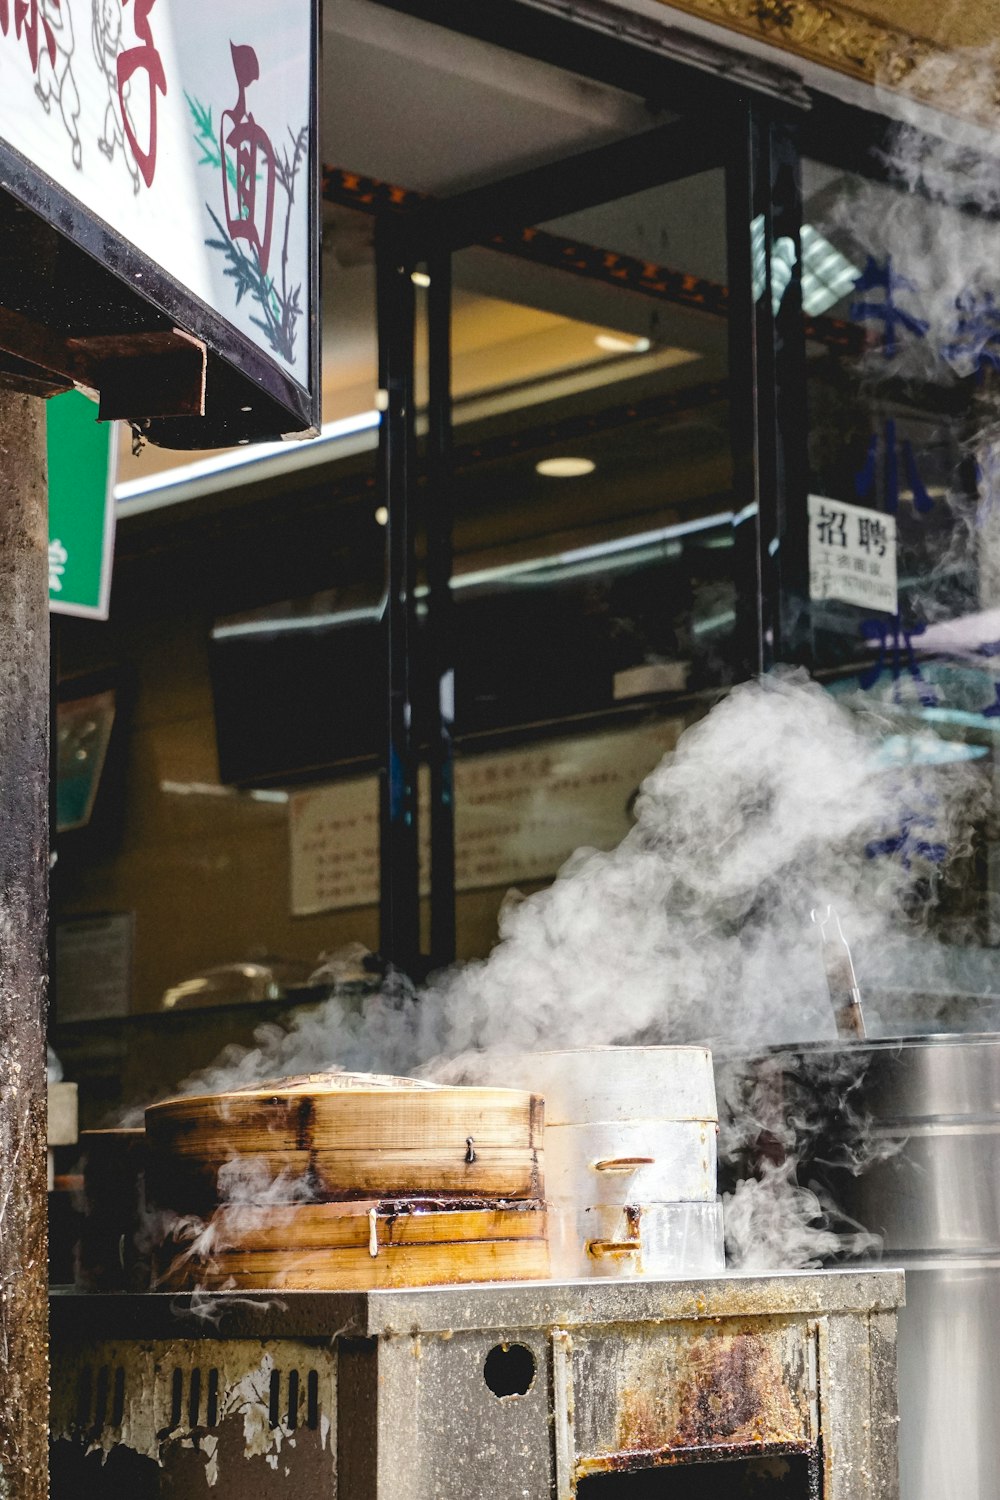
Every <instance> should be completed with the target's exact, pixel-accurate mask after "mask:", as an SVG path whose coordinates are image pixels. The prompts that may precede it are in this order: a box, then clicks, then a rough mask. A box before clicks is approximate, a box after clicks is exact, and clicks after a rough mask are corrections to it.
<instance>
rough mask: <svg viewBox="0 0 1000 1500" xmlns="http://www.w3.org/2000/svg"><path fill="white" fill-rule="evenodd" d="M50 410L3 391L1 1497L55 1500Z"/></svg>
mask: <svg viewBox="0 0 1000 1500" xmlns="http://www.w3.org/2000/svg"><path fill="white" fill-rule="evenodd" d="M48 717H49V623H48V526H47V508H46V482H45V407H44V403H43V402H41V401H40V400H38V399H37V398H35V397H31V396H23V395H20V394H17V393H14V392H10V391H3V390H0V1500H40V1497H42V1496H45V1495H46V1494H47V1493H48V1481H47V1432H48V1354H47V1324H46V1318H47V1314H46V1193H45V1181H46V1081H45V1006H46V975H47V959H46V939H45V931H46V902H47V895H48V794H49V772H48V766H49V731H48Z"/></svg>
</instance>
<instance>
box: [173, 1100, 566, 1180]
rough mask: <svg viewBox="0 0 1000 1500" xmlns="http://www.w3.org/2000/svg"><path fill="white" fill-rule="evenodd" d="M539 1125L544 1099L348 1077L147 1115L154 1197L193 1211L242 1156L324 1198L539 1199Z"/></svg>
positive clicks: (176, 1104) (178, 1103) (176, 1103)
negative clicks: (227, 1167)
mask: <svg viewBox="0 0 1000 1500" xmlns="http://www.w3.org/2000/svg"><path fill="white" fill-rule="evenodd" d="M543 1124H544V1122H543V1113H542V1101H541V1099H540V1098H539V1097H538V1096H537V1095H533V1094H530V1093H527V1092H525V1091H522V1090H516V1089H496V1088H453V1087H444V1086H438V1085H434V1084H428V1083H425V1082H424V1081H422V1080H417V1079H400V1078H390V1077H383V1076H380V1075H372V1074H346V1073H341V1074H310V1075H306V1076H304V1077H300V1078H294V1079H283V1080H280V1081H278V1082H275V1083H270V1084H263V1085H259V1086H256V1087H252V1088H245V1089H235V1090H232V1091H229V1092H223V1093H219V1094H206V1095H191V1096H188V1097H185V1098H180V1099H170V1100H166V1101H164V1102H163V1103H160V1104H155V1105H153V1106H151V1107H150V1108H149V1109H148V1110H147V1111H146V1136H147V1141H148V1144H149V1147H150V1152H151V1156H152V1158H153V1164H152V1178H153V1181H154V1183H155V1185H156V1196H157V1198H158V1199H159V1201H161V1202H166V1203H170V1204H171V1205H172V1206H174V1207H177V1208H180V1209H185V1210H186V1209H190V1208H200V1207H202V1206H203V1204H204V1202H205V1201H206V1194H207V1195H209V1196H210V1195H211V1193H212V1192H213V1191H214V1187H215V1182H216V1179H217V1177H218V1172H219V1169H220V1167H223V1166H225V1165H226V1164H227V1163H229V1162H231V1161H233V1160H234V1158H251V1159H253V1160H254V1162H255V1163H258V1162H259V1163H262V1164H263V1165H264V1166H265V1167H266V1169H267V1172H268V1173H269V1174H270V1176H271V1178H272V1179H279V1178H283V1180H285V1181H287V1182H288V1183H289V1185H290V1186H292V1185H294V1184H297V1183H301V1181H302V1180H303V1179H305V1180H306V1181H307V1182H308V1184H309V1189H310V1197H311V1198H314V1199H319V1200H329V1199H336V1198H348V1197H359V1196H360V1197H366V1198H376V1197H378V1198H388V1197H394V1196H395V1197H406V1196H418V1197H436V1196H439V1195H451V1196H456V1197H460V1198H465V1199H468V1198H502V1199H518V1198H532V1199H535V1198H541V1197H542V1196H543V1179H542V1136H543ZM292 1196H293V1197H299V1198H301V1192H294V1193H293V1195H292ZM186 1200H190V1201H186ZM272 1201H273V1200H272Z"/></svg>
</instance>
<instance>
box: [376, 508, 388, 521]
mask: <svg viewBox="0 0 1000 1500" xmlns="http://www.w3.org/2000/svg"><path fill="white" fill-rule="evenodd" d="M375 519H376V521H377V522H378V524H379V525H380V526H388V524H389V512H388V510H387V508H386V507H385V506H384V505H380V506H379V507H378V509H377V510H376V512H375Z"/></svg>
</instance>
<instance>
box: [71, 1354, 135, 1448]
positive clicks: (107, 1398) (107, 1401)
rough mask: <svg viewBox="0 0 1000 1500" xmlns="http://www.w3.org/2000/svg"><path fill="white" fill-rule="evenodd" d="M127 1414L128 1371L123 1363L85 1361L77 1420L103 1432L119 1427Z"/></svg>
mask: <svg viewBox="0 0 1000 1500" xmlns="http://www.w3.org/2000/svg"><path fill="white" fill-rule="evenodd" d="M124 1415H125V1371H124V1369H123V1368H122V1366H121V1365H114V1366H112V1365H98V1366H97V1367H96V1369H95V1367H94V1366H93V1365H82V1366H81V1368H80V1378H79V1382H78V1385H77V1402H76V1421H77V1426H78V1427H81V1428H87V1429H92V1430H94V1431H97V1432H100V1431H101V1430H102V1429H103V1428H105V1427H120V1426H121V1425H122V1419H123V1417H124Z"/></svg>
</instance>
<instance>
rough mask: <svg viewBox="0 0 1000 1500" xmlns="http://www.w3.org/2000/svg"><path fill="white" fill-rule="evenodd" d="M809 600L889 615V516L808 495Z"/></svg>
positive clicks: (892, 561) (892, 540) (892, 579)
mask: <svg viewBox="0 0 1000 1500" xmlns="http://www.w3.org/2000/svg"><path fill="white" fill-rule="evenodd" d="M809 597H810V598H811V599H838V600H840V602H841V603H842V604H857V605H859V606H860V607H861V608H863V609H875V610H885V611H887V612H888V613H889V614H891V615H895V614H896V613H897V612H898V608H899V602H898V590H897V586H896V519H895V517H894V516H890V515H887V514H886V513H885V512H884V511H880V510H869V509H868V507H867V506H865V505H848V504H847V503H846V501H843V500H831V499H829V498H828V497H827V496H826V495H810V496H809Z"/></svg>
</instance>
